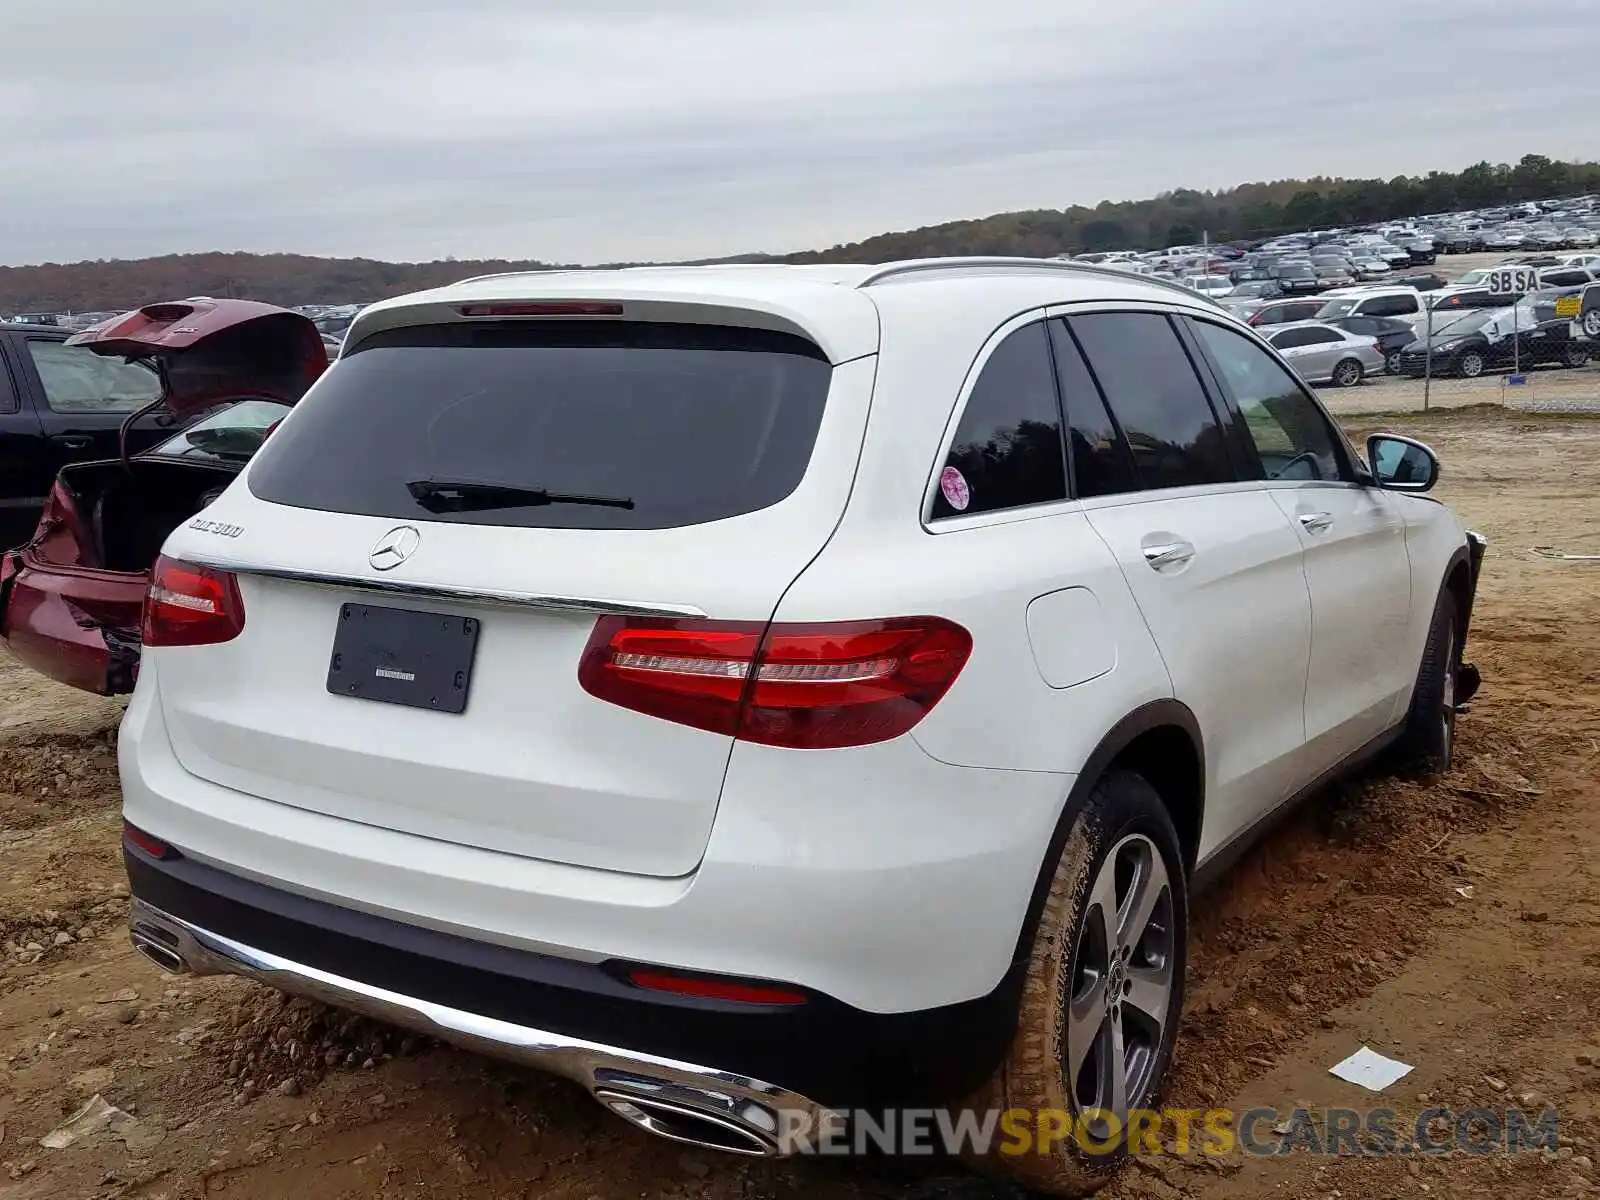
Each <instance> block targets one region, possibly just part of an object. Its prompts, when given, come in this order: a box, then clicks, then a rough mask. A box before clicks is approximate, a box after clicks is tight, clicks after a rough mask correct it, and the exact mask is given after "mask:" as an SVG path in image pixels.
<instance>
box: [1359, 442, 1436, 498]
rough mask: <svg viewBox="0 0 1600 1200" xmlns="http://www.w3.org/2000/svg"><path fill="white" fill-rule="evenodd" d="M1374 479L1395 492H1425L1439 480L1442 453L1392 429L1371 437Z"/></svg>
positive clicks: (1369, 455)
mask: <svg viewBox="0 0 1600 1200" xmlns="http://www.w3.org/2000/svg"><path fill="white" fill-rule="evenodd" d="M1367 461H1368V462H1369V463H1371V464H1372V478H1373V482H1374V483H1376V484H1377V485H1378V486H1379V487H1381V488H1388V489H1389V490H1390V491H1395V492H1425V491H1427V490H1428V489H1429V488H1431V487H1432V486H1433V485H1434V484H1436V483H1438V482H1439V456H1438V455H1436V454H1435V453H1434V452H1433V451H1432V450H1431V449H1429V448H1428V447H1427V446H1424V445H1423V444H1422V443H1421V442H1418V441H1414V440H1412V439H1411V438H1407V437H1397V436H1395V435H1394V434H1392V433H1375V434H1373V435H1372V436H1371V437H1369V438H1368V439H1367Z"/></svg>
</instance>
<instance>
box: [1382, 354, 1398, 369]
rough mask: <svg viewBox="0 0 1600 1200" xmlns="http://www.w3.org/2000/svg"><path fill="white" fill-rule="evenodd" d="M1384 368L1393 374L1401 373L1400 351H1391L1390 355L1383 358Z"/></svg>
mask: <svg viewBox="0 0 1600 1200" xmlns="http://www.w3.org/2000/svg"><path fill="white" fill-rule="evenodd" d="M1383 369H1384V370H1385V371H1387V372H1388V373H1389V374H1391V375H1398V374H1400V351H1398V350H1391V351H1389V356H1388V357H1387V358H1385V359H1384V360H1383Z"/></svg>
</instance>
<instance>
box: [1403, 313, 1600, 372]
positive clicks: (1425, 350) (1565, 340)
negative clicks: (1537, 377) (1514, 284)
mask: <svg viewBox="0 0 1600 1200" xmlns="http://www.w3.org/2000/svg"><path fill="white" fill-rule="evenodd" d="M1519 317H1520V314H1519ZM1573 324H1574V322H1573V321H1572V319H1571V318H1570V317H1563V318H1559V319H1553V320H1547V321H1535V320H1532V319H1531V318H1528V317H1521V319H1520V320H1519V321H1518V322H1517V323H1516V326H1515V330H1514V323H1513V321H1512V316H1511V309H1510V308H1508V307H1501V308H1484V309H1477V310H1475V311H1470V312H1466V313H1463V314H1461V315H1459V316H1454V317H1452V318H1451V319H1450V320H1448V321H1447V322H1444V323H1441V324H1440V325H1438V326H1437V327H1436V328H1435V329H1434V333H1433V336H1432V337H1431V338H1429V339H1425V340H1419V341H1417V342H1416V343H1413V345H1412V346H1411V347H1410V348H1408V349H1406V350H1404V351H1402V352H1401V355H1400V372H1401V374H1403V375H1410V376H1413V377H1416V378H1420V377H1421V376H1422V375H1424V374H1433V375H1460V376H1462V377H1463V378H1466V379H1476V378H1477V377H1478V376H1480V375H1482V374H1484V373H1485V372H1486V371H1508V370H1510V369H1511V367H1512V366H1513V365H1514V364H1515V365H1520V366H1523V367H1536V366H1543V365H1546V364H1551V363H1555V364H1559V365H1560V366H1563V367H1581V366H1583V365H1584V364H1585V363H1587V362H1588V361H1589V355H1590V352H1591V347H1590V345H1589V344H1588V343H1587V342H1585V341H1583V340H1582V339H1581V338H1575V337H1574V336H1573V334H1572V330H1573ZM1430 360H1431V361H1430Z"/></svg>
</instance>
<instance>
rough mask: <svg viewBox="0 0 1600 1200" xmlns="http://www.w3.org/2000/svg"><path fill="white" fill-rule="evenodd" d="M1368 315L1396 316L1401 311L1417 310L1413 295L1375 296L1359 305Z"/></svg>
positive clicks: (1415, 299) (1412, 311) (1410, 311)
mask: <svg viewBox="0 0 1600 1200" xmlns="http://www.w3.org/2000/svg"><path fill="white" fill-rule="evenodd" d="M1361 311H1362V312H1364V313H1366V314H1367V315H1368V316H1369V317H1398V316H1399V315H1400V314H1402V313H1414V312H1416V311H1417V298H1416V297H1415V296H1375V297H1373V298H1372V299H1371V300H1367V301H1365V302H1364V303H1363V304H1362V305H1361Z"/></svg>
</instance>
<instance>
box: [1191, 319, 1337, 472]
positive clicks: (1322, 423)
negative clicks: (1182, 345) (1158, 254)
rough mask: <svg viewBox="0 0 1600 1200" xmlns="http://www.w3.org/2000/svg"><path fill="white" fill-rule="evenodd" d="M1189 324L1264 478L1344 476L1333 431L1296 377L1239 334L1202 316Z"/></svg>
mask: <svg viewBox="0 0 1600 1200" xmlns="http://www.w3.org/2000/svg"><path fill="white" fill-rule="evenodd" d="M1192 324H1193V327H1194V331H1195V334H1196V335H1197V336H1198V337H1199V339H1200V342H1201V344H1202V345H1203V346H1205V348H1206V352H1207V353H1208V354H1210V355H1211V359H1212V361H1213V362H1215V363H1216V365H1217V369H1218V372H1219V373H1220V374H1221V376H1222V381H1223V384H1224V386H1226V387H1227V389H1228V390H1229V392H1231V393H1232V394H1233V398H1234V402H1235V403H1236V404H1237V405H1238V407H1239V412H1240V414H1241V415H1242V416H1243V417H1244V426H1245V430H1246V432H1248V433H1249V435H1250V440H1251V442H1253V443H1254V444H1255V448H1256V453H1257V454H1259V455H1260V456H1261V465H1262V468H1263V469H1264V470H1265V471H1266V473H1267V478H1268V479H1324V480H1335V479H1343V478H1345V473H1344V470H1343V461H1344V460H1343V456H1342V455H1341V454H1340V453H1339V450H1338V447H1337V444H1336V442H1335V439H1334V435H1333V431H1332V430H1331V429H1329V427H1328V422H1327V419H1326V418H1325V417H1323V415H1322V412H1321V410H1320V409H1318V408H1317V406H1316V405H1315V404H1313V403H1312V402H1311V399H1310V398H1309V397H1308V396H1307V395H1306V394H1305V391H1304V389H1302V388H1301V386H1300V383H1299V381H1298V380H1296V379H1295V377H1294V376H1293V375H1291V374H1290V373H1289V372H1288V371H1286V370H1284V369H1283V367H1282V366H1281V365H1280V364H1279V363H1278V362H1277V361H1276V360H1274V359H1273V357H1272V356H1271V355H1270V354H1268V353H1266V352H1265V351H1264V350H1262V349H1261V347H1259V346H1257V345H1256V344H1255V343H1254V342H1252V341H1251V340H1250V339H1249V338H1247V337H1245V336H1244V335H1243V334H1239V333H1235V332H1234V331H1233V330H1231V329H1223V328H1222V327H1221V326H1219V325H1212V324H1209V323H1207V322H1205V321H1194V322H1192ZM1306 332H1317V331H1315V330H1308V331H1306Z"/></svg>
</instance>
